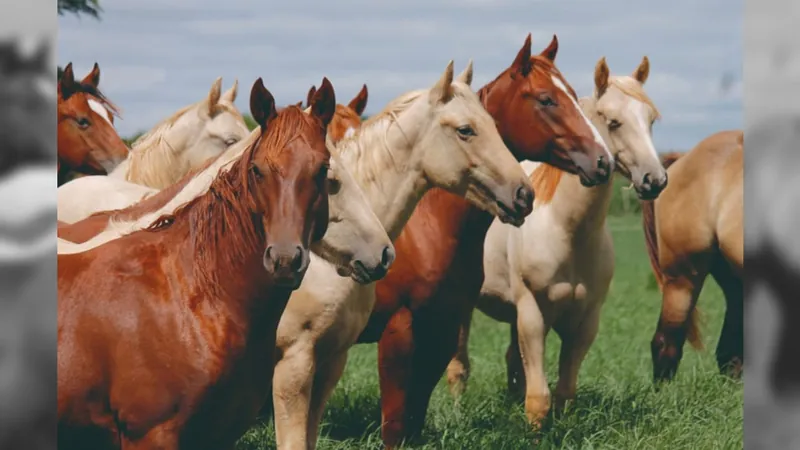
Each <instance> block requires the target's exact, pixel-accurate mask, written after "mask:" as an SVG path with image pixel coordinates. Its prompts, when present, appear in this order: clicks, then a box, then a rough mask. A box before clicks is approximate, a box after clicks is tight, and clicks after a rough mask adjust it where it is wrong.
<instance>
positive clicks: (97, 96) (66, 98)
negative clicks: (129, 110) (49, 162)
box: [57, 63, 128, 186]
mask: <svg viewBox="0 0 800 450" xmlns="http://www.w3.org/2000/svg"><path fill="white" fill-rule="evenodd" d="M99 81H100V72H99V67H98V66H97V65H95V69H94V70H92V72H91V73H89V75H87V76H86V77H85V78H84V79H83V80H82V81H80V82H76V81H75V76H74V74H73V72H72V63H69V64H67V67H65V68H64V73H63V74H62V76H61V79H60V80H59V82H58V126H57V128H58V185H59V186H60V185H62V184H64V183H66V182H67V181H69V180H70V179H71V178H72V175H73V174H74V173H77V174H84V175H105V174H107V173H108V172H110V171H111V170H112V169H113V168H114V167H116V166H117V164H119V163H120V162H122V161H124V160H125V158H127V156H128V147H127V146H126V145H125V142H123V141H122V138H120V137H119V134H117V131H116V130H115V129H114V126H113V125H112V123H111V122H110V120H109V119H108V116H109V115H108V114H107V115H105V116H104V115H101V114H102V112H103V111H106V109H105V108H106V107H107V108H111V110H112V111H116V107H115V106H114V105H113V103H111V102H110V101H109V100H108V99H107V98H106V97H105V95H103V94H102V93H101V92H100V90H99V89H98V88H97V83H99ZM98 100H99V101H100V102H101V103H102V104H101V105H100V108H103V109H102V110H100V109H99V108H98V107H97V106H94V107H93V106H92V105H91V104H90V103H89V102H90V101H94V102H97V101H98ZM98 110H99V111H101V112H100V113H98ZM106 112H107V111H106Z"/></svg>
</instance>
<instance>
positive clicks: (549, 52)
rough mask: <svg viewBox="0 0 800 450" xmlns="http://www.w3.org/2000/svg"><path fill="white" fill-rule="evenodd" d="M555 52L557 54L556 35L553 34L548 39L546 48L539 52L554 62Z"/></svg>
mask: <svg viewBox="0 0 800 450" xmlns="http://www.w3.org/2000/svg"><path fill="white" fill-rule="evenodd" d="M557 54H558V36H556V35H555V34H554V35H553V40H552V41H550V45H548V46H547V48H546V49H544V50H542V53H540V55H541V56H544V57H545V58H547V59H549V60H550V61H552V62H555V61H556V55H557Z"/></svg>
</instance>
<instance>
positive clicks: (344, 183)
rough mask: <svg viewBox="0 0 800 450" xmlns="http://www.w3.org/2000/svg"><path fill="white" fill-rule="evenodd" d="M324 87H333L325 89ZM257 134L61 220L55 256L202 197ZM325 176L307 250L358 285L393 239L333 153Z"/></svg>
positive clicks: (379, 271) (388, 258) (378, 270)
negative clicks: (324, 206)
mask: <svg viewBox="0 0 800 450" xmlns="http://www.w3.org/2000/svg"><path fill="white" fill-rule="evenodd" d="M325 83H327V84H330V83H328V82H327V81H325ZM320 89H321V88H320ZM326 89H332V88H331V87H330V86H327V87H326ZM320 95H321V94H320ZM315 101H316V100H315ZM306 113H307V114H311V113H312V110H311V109H310V108H309V109H307V111H306ZM334 116H335V114H334ZM329 126H330V125H329ZM260 134H261V133H260V130H259V129H258V128H256V129H255V130H253V131H252V133H251V134H250V136H249V137H248V138H246V139H245V140H243V141H240V142H239V143H237V144H235V145H234V146H233V147H231V148H230V149H228V150H227V151H226V152H225V153H223V154H222V155H220V156H219V157H217V158H216V159H214V160H209V161H208V162H207V164H206V167H204V168H202V170H199V171H198V172H196V173H195V172H191V173H189V174H188V175H187V176H185V177H184V178H183V179H182V180H180V181H179V182H178V183H175V184H174V185H172V186H170V187H169V188H167V189H164V190H162V191H160V192H156V193H154V195H153V196H151V197H148V198H147V199H145V200H142V201H140V202H138V203H136V204H134V205H132V206H130V207H128V208H125V209H123V210H119V211H104V212H100V213H97V214H94V215H92V216H90V217H88V218H86V219H83V220H81V221H80V222H77V223H74V224H65V223H63V222H60V223H59V227H58V236H59V240H58V253H59V254H70V253H80V252H84V251H87V250H90V249H92V248H94V247H97V246H99V245H102V244H104V243H106V242H108V241H111V240H114V239H118V238H119V237H121V236H124V235H126V234H130V233H133V232H135V231H137V230H141V229H143V228H147V227H148V226H149V225H150V224H151V223H153V221H154V220H156V219H158V218H159V217H161V216H164V215H169V214H172V213H173V212H174V211H175V210H176V209H177V208H179V207H180V206H181V205H183V204H185V203H187V202H189V201H192V199H194V198H196V197H198V196H200V195H203V194H204V193H205V192H206V191H207V190H208V189H209V188H210V185H211V182H212V181H213V180H214V178H215V177H216V176H217V175H218V173H219V172H220V171H223V170H227V169H228V167H229V165H230V162H231V161H233V160H235V159H237V158H238V157H239V156H240V155H241V154H242V152H244V151H245V150H246V149H247V148H248V146H249V145H251V144H252V143H253V141H255V140H256V139H258V136H260ZM327 173H328V175H327V177H328V178H327V184H328V186H329V189H328V197H329V200H328V212H329V225H328V231H327V232H326V233H325V236H324V237H323V238H322V241H320V242H319V243H315V244H313V245H312V247H311V250H312V251H313V252H314V253H315V254H316V255H318V256H319V257H321V258H323V259H325V260H326V261H328V262H330V263H331V264H334V265H336V266H337V267H338V273H339V274H340V275H341V276H350V277H351V278H353V280H355V281H356V282H359V283H367V282H370V281H374V280H377V279H379V278H380V277H382V276H383V275H384V274H385V273H386V270H388V267H389V265H390V264H391V263H392V261H393V260H394V247H393V246H392V243H391V240H390V239H389V237H388V236H387V235H386V231H385V230H384V229H383V225H382V224H381V222H380V221H379V220H378V218H377V217H376V216H375V214H374V213H373V212H372V208H371V207H370V204H369V202H368V201H367V199H366V197H365V196H364V194H363V193H362V192H361V189H360V188H359V186H358V184H357V183H356V181H355V179H354V178H353V177H352V175H350V172H349V171H348V169H347V167H345V166H344V165H342V164H341V163H340V162H339V159H338V157H337V156H336V155H331V158H330V168H329V170H328V172H327Z"/></svg>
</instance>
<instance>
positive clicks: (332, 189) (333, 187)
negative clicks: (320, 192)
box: [328, 178, 342, 195]
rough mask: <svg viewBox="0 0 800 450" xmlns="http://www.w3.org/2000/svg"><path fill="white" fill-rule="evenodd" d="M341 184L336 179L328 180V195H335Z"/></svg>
mask: <svg viewBox="0 0 800 450" xmlns="http://www.w3.org/2000/svg"><path fill="white" fill-rule="evenodd" d="M341 187H342V183H341V182H339V180H337V179H336V178H328V194H329V195H335V194H336V193H337V192H339V189H341Z"/></svg>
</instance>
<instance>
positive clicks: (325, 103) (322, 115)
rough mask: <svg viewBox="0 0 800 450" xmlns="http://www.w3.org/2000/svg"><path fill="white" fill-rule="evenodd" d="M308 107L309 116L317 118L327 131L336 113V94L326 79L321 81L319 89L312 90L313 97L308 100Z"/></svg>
mask: <svg viewBox="0 0 800 450" xmlns="http://www.w3.org/2000/svg"><path fill="white" fill-rule="evenodd" d="M309 92H310V91H309ZM308 107H309V108H310V109H311V114H312V115H314V116H317V117H318V118H319V120H321V121H322V124H323V125H324V126H325V129H327V128H328V124H330V123H331V120H333V115H334V114H335V113H336V93H335V92H334V91H333V85H332V84H331V82H330V81H329V80H328V78H327V77H326V78H323V79H322V84H320V85H319V89H314V95H312V96H311V98H310V99H309V102H308Z"/></svg>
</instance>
